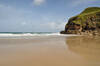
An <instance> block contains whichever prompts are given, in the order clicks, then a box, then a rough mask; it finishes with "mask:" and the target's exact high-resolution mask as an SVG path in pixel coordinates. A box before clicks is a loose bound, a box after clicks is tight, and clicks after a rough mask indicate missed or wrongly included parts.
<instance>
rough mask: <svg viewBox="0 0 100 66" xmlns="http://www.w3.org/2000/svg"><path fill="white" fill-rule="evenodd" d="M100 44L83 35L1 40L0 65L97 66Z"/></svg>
mask: <svg viewBox="0 0 100 66" xmlns="http://www.w3.org/2000/svg"><path fill="white" fill-rule="evenodd" d="M99 43H100V40H99V38H92V37H91V38H90V37H82V36H47V37H45V36H42V37H37V38H34V39H32V38H31V39H23V38H22V39H21V38H20V39H18V38H16V39H13V38H10V39H9V38H6V39H5V38H0V66H100V64H99V63H100V58H99V56H100V44H99Z"/></svg>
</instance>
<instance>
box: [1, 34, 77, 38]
mask: <svg viewBox="0 0 100 66" xmlns="http://www.w3.org/2000/svg"><path fill="white" fill-rule="evenodd" d="M17 36H18V37H21V36H76V35H68V34H66V35H65V34H60V33H46V34H45V33H44V34H38V33H34V34H31V33H24V34H10V33H9V34H7V33H1V34H0V37H17Z"/></svg>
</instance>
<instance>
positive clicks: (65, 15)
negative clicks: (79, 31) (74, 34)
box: [0, 0, 100, 32]
mask: <svg viewBox="0 0 100 66" xmlns="http://www.w3.org/2000/svg"><path fill="white" fill-rule="evenodd" d="M87 7H100V0H0V32H59V31H61V30H64V27H65V24H66V23H67V22H68V19H69V18H70V17H72V16H75V15H77V14H79V13H81V12H82V11H83V10H84V9H85V8H87Z"/></svg>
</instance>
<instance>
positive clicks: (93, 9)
mask: <svg viewBox="0 0 100 66" xmlns="http://www.w3.org/2000/svg"><path fill="white" fill-rule="evenodd" d="M97 12H100V7H88V8H86V9H85V10H84V11H83V12H82V13H80V14H79V15H78V16H84V15H89V14H95V13H97Z"/></svg>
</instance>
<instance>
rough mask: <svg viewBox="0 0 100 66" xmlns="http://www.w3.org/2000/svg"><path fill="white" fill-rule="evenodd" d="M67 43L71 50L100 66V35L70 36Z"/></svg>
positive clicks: (90, 62) (92, 65)
mask: <svg viewBox="0 0 100 66" xmlns="http://www.w3.org/2000/svg"><path fill="white" fill-rule="evenodd" d="M66 44H67V45H68V48H69V50H70V51H72V52H74V53H76V54H79V55H80V56H81V57H83V58H84V59H85V60H86V62H87V63H88V64H90V65H91V66H100V38H99V37H86V36H84V37H83V36H79V37H68V38H66Z"/></svg>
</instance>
